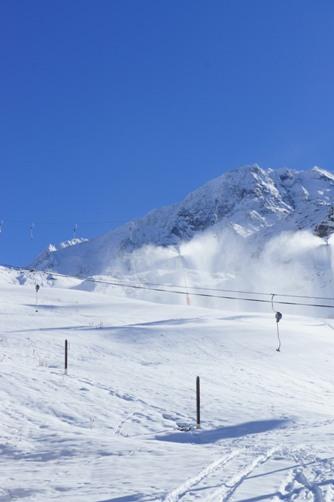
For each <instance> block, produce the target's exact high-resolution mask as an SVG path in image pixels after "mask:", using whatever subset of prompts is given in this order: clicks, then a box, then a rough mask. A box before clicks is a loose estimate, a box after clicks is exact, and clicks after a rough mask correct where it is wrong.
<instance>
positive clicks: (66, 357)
mask: <svg viewBox="0 0 334 502" xmlns="http://www.w3.org/2000/svg"><path fill="white" fill-rule="evenodd" d="M67 362H68V341H67V340H65V375H67Z"/></svg>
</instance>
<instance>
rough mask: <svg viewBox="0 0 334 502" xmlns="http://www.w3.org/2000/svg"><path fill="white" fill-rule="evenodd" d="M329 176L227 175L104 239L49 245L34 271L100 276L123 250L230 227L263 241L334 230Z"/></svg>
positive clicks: (251, 171) (249, 170)
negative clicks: (285, 233)
mask: <svg viewBox="0 0 334 502" xmlns="http://www.w3.org/2000/svg"><path fill="white" fill-rule="evenodd" d="M333 208H334V175H333V174H331V173H330V172H328V171H325V170H324V169H320V168H318V167H314V168H313V169H310V170H306V171H296V170H292V169H275V170H274V169H262V168H260V167H259V166H257V165H254V166H246V167H242V168H239V169H236V170H234V171H230V172H227V173H225V174H223V175H222V176H220V177H218V178H216V179H214V180H212V181H210V182H209V183H207V184H206V185H204V186H202V187H200V188H199V189H197V190H195V191H194V192H192V193H190V194H189V195H188V196H187V197H186V198H185V199H184V200H183V201H182V202H180V203H179V204H174V205H171V206H167V207H162V208H160V209H156V210H154V211H152V212H150V213H149V214H147V215H146V216H145V217H143V218H141V219H138V220H136V221H133V222H130V223H128V224H126V225H124V226H121V227H119V228H117V229H115V230H112V231H111V232H108V233H107V234H105V235H102V236H100V237H97V238H95V239H92V240H90V241H84V242H83V241H82V240H80V239H77V240H76V241H75V242H74V241H73V242H67V243H65V245H60V246H58V247H56V246H53V245H51V246H49V248H48V249H47V250H46V251H44V252H43V253H42V254H41V255H40V256H39V257H38V259H37V260H36V262H35V263H34V265H35V266H36V267H37V268H49V269H55V270H61V271H66V272H71V273H75V274H77V273H83V274H86V273H103V272H106V270H108V269H109V268H110V267H112V262H113V260H114V259H115V258H116V257H119V256H120V255H121V254H124V252H131V251H133V250H134V249H138V248H140V247H142V246H144V245H147V244H150V245H152V244H153V245H156V246H175V245H178V244H180V242H185V241H189V240H191V239H192V238H193V237H194V236H196V235H198V234H199V233H201V232H204V231H207V230H209V229H212V230H213V231H214V232H219V231H221V230H222V229H225V230H226V228H230V229H231V230H233V232H234V233H235V234H236V235H240V236H242V237H248V238H249V237H251V236H254V235H255V234H259V233H261V236H262V238H263V239H267V238H268V237H269V236H272V235H277V234H278V233H280V232H282V231H284V230H301V229H303V230H305V229H308V230H311V231H312V232H314V233H315V234H319V235H320V236H326V235H329V234H330V233H331V232H332V231H333V230H334V223H333V221H334V216H333Z"/></svg>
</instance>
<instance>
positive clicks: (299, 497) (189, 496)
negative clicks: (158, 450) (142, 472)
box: [162, 447, 334, 502]
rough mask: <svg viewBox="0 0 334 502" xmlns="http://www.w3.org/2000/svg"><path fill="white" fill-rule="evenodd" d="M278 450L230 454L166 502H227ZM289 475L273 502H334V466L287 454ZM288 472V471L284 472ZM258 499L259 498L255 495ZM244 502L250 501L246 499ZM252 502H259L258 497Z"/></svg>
mask: <svg viewBox="0 0 334 502" xmlns="http://www.w3.org/2000/svg"><path fill="white" fill-rule="evenodd" d="M280 451H281V450H280V449H278V448H267V449H264V448H262V449H261V448H260V447H258V448H252V447H243V448H238V449H235V450H232V451H230V452H229V453H227V454H225V455H224V456H223V457H221V458H219V459H218V460H216V461H214V462H212V463H211V464H209V465H208V466H207V467H205V468H204V469H203V470H201V471H200V472H199V473H198V474H197V475H196V476H193V477H190V478H188V479H187V480H186V481H184V482H183V483H182V484H181V485H180V486H178V487H177V488H175V489H174V490H172V491H171V492H170V493H169V494H167V496H166V497H165V498H164V499H162V500H163V502H194V501H197V500H200V501H203V502H204V501H205V502H227V501H229V500H231V501H232V499H233V500H237V499H235V498H234V496H233V495H236V494H237V493H239V491H238V489H239V488H240V487H241V486H242V487H243V486H244V485H243V483H244V482H245V481H247V480H248V479H249V478H251V477H252V476H250V475H251V474H252V473H253V472H254V471H255V472H256V469H257V468H259V467H261V466H262V465H263V464H265V463H266V462H268V461H269V460H270V459H272V457H273V456H274V458H275V456H276V454H277V453H278V452H280ZM283 457H284V459H285V460H286V461H287V467H286V470H287V471H288V474H287V475H286V476H285V477H284V479H283V481H282V483H281V486H280V487H279V489H278V490H277V491H276V492H275V493H271V494H268V496H267V500H268V501H269V500H272V502H282V501H285V502H333V501H334V462H333V460H334V459H332V458H319V457H316V456H314V455H311V454H310V453H307V452H306V451H304V450H300V451H294V452H290V451H288V450H286V451H284V455H283ZM284 470H285V469H284ZM254 495H255V494H254ZM242 500H246V499H244V498H242ZM250 500H257V498H256V497H254V499H253V498H252V499H250Z"/></svg>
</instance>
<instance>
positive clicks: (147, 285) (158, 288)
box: [8, 266, 334, 308]
mask: <svg viewBox="0 0 334 502" xmlns="http://www.w3.org/2000/svg"><path fill="white" fill-rule="evenodd" d="M8 268H11V269H13V270H18V271H29V270H28V269H24V268H22V267H13V266H11V267H8ZM32 270H33V271H35V270H34V269H30V271H32ZM36 271H38V272H40V273H45V274H52V275H53V276H55V277H64V278H73V279H79V280H86V281H88V282H93V283H97V284H108V285H111V286H115V287H123V288H132V289H142V290H149V291H157V292H163V293H174V294H180V295H187V294H189V293H188V292H187V291H184V290H182V287H181V286H175V285H174V286H172V285H170V286H169V285H165V284H158V283H143V284H134V283H130V282H121V281H106V280H102V279H95V278H93V277H83V276H75V275H66V274H61V273H59V272H54V271H52V270H36ZM153 286H155V287H153ZM169 287H174V288H180V289H166V288H169ZM192 289H194V288H192ZM197 289H199V290H202V288H197ZM203 289H204V288H203ZM205 289H206V290H208V291H218V292H227V293H234V294H244V295H245V294H248V295H255V294H257V295H263V296H272V295H273V293H260V292H257V293H255V292H251V291H241V290H223V289H222V290H220V289H218V290H216V289H210V288H205ZM190 294H191V295H192V296H199V297H204V298H221V299H230V300H239V301H249V302H257V303H267V304H268V303H269V304H272V300H271V299H269V300H266V299H262V298H249V297H247V298H243V297H235V296H228V295H215V294H211V293H202V292H191V293H190ZM274 296H276V297H291V298H305V299H313V300H329V301H332V302H334V298H329V297H316V296H302V295H288V294H281V293H275V294H274ZM275 303H276V304H279V305H296V306H306V307H320V308H322V307H323V308H334V304H333V305H328V304H317V303H302V302H294V301H284V300H275Z"/></svg>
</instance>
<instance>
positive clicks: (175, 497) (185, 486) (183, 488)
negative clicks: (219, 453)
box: [161, 450, 240, 502]
mask: <svg viewBox="0 0 334 502" xmlns="http://www.w3.org/2000/svg"><path fill="white" fill-rule="evenodd" d="M239 452H240V450H234V451H232V452H231V453H229V454H227V455H224V456H223V457H221V458H219V459H218V460H215V461H214V462H212V463H211V464H209V465H208V466H207V467H205V468H204V469H203V470H202V471H200V472H199V473H198V474H197V475H196V476H193V477H191V478H189V479H187V480H186V481H185V482H184V483H182V485H180V486H178V487H177V488H175V489H174V490H173V491H171V492H170V493H169V494H168V495H166V497H165V498H163V499H161V500H162V501H163V502H178V501H179V500H180V499H181V497H182V496H183V495H185V494H186V493H187V492H188V491H189V490H190V489H191V488H193V487H194V486H195V485H197V484H198V483H200V482H201V481H202V480H203V479H205V478H206V477H207V476H209V475H210V474H212V473H213V472H214V471H216V470H217V469H219V468H220V467H222V466H223V465H225V464H226V463H227V462H229V461H230V460H232V459H233V458H234V457H236V456H237V455H238V454H239Z"/></svg>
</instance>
